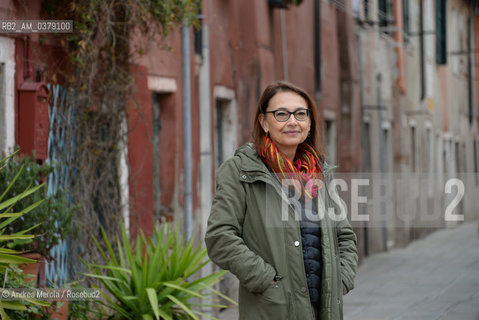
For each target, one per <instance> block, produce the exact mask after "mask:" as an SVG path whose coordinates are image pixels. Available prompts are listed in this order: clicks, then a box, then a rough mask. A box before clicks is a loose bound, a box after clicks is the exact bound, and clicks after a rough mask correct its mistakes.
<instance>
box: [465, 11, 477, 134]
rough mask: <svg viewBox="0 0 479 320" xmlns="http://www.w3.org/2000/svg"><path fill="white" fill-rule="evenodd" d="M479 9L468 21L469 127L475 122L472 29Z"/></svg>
mask: <svg viewBox="0 0 479 320" xmlns="http://www.w3.org/2000/svg"><path fill="white" fill-rule="evenodd" d="M477 13H478V12H477V7H475V8H474V11H472V12H471V13H470V14H469V18H468V21H467V87H468V97H467V98H468V103H469V106H468V107H469V126H471V127H472V124H473V122H474V109H473V108H474V102H473V100H474V99H473V98H474V92H473V87H472V85H473V75H472V72H473V69H472V47H473V46H472V27H473V21H474V18H475V16H476V15H477Z"/></svg>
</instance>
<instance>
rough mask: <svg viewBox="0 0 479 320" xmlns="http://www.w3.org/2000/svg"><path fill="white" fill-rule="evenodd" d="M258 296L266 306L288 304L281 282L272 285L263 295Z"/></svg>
mask: <svg viewBox="0 0 479 320" xmlns="http://www.w3.org/2000/svg"><path fill="white" fill-rule="evenodd" d="M257 296H258V298H259V300H260V301H261V302H262V303H265V304H283V305H285V304H286V296H285V293H284V288H283V283H282V281H281V280H279V281H276V282H274V283H271V285H270V286H269V287H268V288H267V289H266V290H265V291H264V292H263V293H258V294H257Z"/></svg>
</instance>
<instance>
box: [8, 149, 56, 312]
mask: <svg viewBox="0 0 479 320" xmlns="http://www.w3.org/2000/svg"><path fill="white" fill-rule="evenodd" d="M12 157H13V155H11V156H9V157H7V158H5V159H2V160H0V172H2V171H3V170H5V167H6V166H7V164H8V160H10V159H11V158H12ZM23 169H24V166H21V167H20V168H19V169H18V171H17V173H16V174H15V175H14V176H13V177H12V180H11V181H10V183H8V185H6V187H5V190H2V191H1V194H0V277H1V279H2V280H3V286H2V290H4V289H10V288H19V287H22V288H26V287H28V284H27V283H25V281H24V280H25V279H24V276H23V273H22V272H21V271H19V269H18V267H16V265H18V264H21V263H30V262H34V260H31V259H27V258H24V257H21V256H19V254H20V253H21V252H19V251H16V250H13V249H10V248H8V244H9V243H11V242H13V241H19V240H28V239H32V238H33V235H30V234H28V233H29V232H30V231H31V230H32V229H34V228H35V226H32V227H30V228H27V229H16V230H14V231H13V232H10V230H9V228H10V227H11V225H12V224H14V223H15V221H17V220H18V219H21V218H22V217H23V216H24V214H27V213H29V212H31V211H32V210H35V209H36V208H37V207H39V206H40V205H41V204H42V203H43V199H39V200H37V201H35V202H33V203H29V205H28V206H25V207H22V208H18V206H17V204H18V203H19V202H20V201H22V200H24V199H28V198H31V197H32V196H33V195H34V194H36V193H38V192H39V191H40V189H41V188H42V187H43V185H37V186H31V185H29V186H27V187H26V188H25V189H23V190H21V191H20V192H19V193H18V194H16V195H13V196H12V197H10V198H9V197H7V195H8V193H9V191H10V190H12V189H13V188H14V185H15V183H16V182H17V181H18V178H19V177H20V175H21V174H22V172H23ZM2 189H3V188H2ZM15 209H17V210H15ZM9 275H10V277H9ZM48 305H49V303H47V302H42V301H38V300H35V299H24V300H22V301H8V300H0V317H1V319H10V318H9V316H8V315H7V313H6V310H12V312H22V311H29V310H30V311H34V309H35V308H37V307H39V306H48Z"/></svg>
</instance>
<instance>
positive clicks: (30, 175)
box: [0, 157, 77, 260]
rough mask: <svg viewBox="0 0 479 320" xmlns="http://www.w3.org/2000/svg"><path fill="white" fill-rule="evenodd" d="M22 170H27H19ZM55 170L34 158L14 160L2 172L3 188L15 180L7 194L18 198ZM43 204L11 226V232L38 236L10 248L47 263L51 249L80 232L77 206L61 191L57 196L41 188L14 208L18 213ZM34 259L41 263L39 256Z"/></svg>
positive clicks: (15, 158) (50, 257)
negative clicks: (76, 213) (44, 260)
mask: <svg viewBox="0 0 479 320" xmlns="http://www.w3.org/2000/svg"><path fill="white" fill-rule="evenodd" d="M20 168H22V169H23V170H19V169H20ZM52 170H53V167H52V166H51V165H48V164H42V165H39V164H37V163H35V162H34V161H33V159H32V158H31V157H26V158H19V157H13V158H12V159H10V161H8V162H7V163H6V164H5V165H4V168H3V170H1V171H0V188H1V189H4V188H6V186H9V185H10V182H11V181H12V180H13V179H14V178H15V179H16V181H15V184H13V185H11V186H10V187H9V188H8V189H7V190H6V191H5V195H6V196H7V197H15V196H16V195H18V194H20V193H21V192H22V191H23V190H25V189H27V188H31V187H35V186H38V185H40V184H42V183H43V182H44V181H45V180H46V177H47V175H48V174H49V173H51V172H52ZM39 201H42V202H41V203H39V205H38V206H36V207H35V208H33V209H32V210H30V211H29V212H28V213H27V214H25V215H22V216H21V217H19V218H18V219H15V220H14V221H12V222H11V223H10V224H9V225H8V227H7V231H8V232H10V233H14V232H17V231H18V230H28V231H30V230H32V229H34V230H35V237H34V238H26V239H14V240H13V241H11V242H10V243H9V244H8V247H9V248H10V249H15V250H17V251H21V252H23V253H37V254H39V255H40V256H42V257H44V258H45V259H46V260H51V259H52V256H51V249H52V248H53V247H54V246H55V245H57V244H58V243H59V242H60V241H61V240H65V239H66V238H67V237H68V236H69V235H70V234H72V233H74V231H75V230H76V229H75V227H74V225H73V222H72V219H73V217H74V214H75V210H76V208H77V207H75V206H72V205H70V203H69V200H68V198H67V194H66V192H65V191H64V190H63V189H58V191H57V192H56V194H54V195H47V188H41V190H38V192H35V193H33V194H31V196H29V197H25V198H22V199H19V200H18V201H17V202H16V203H14V204H12V208H11V209H12V210H14V211H16V212H17V211H19V210H21V208H26V207H28V206H30V205H32V204H34V203H38V202H39ZM33 259H34V260H38V257H33Z"/></svg>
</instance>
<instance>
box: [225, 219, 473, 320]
mask: <svg viewBox="0 0 479 320" xmlns="http://www.w3.org/2000/svg"><path fill="white" fill-rule="evenodd" d="M219 319H221V320H237V319H238V313H237V309H236V308H232V309H228V310H225V311H223V312H221V314H220V317H219ZM344 319H345V320H416V319H418V320H419V319H421V320H430V319H434V320H479V234H478V224H477V222H474V223H464V224H462V225H460V226H458V227H455V228H451V229H444V230H439V231H437V232H435V233H433V234H430V235H428V236H427V237H426V238H424V239H421V240H417V241H415V242H413V243H411V244H410V245H409V246H407V247H406V248H403V249H393V250H391V251H389V252H384V253H380V254H376V255H373V256H370V257H368V258H367V259H365V260H364V261H363V263H362V264H361V266H360V267H359V270H358V275H357V278H356V288H355V289H354V290H353V291H351V292H350V293H349V294H348V295H346V296H345V297H344ZM252 320H254V319H252ZM298 320H300V319H298Z"/></svg>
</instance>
